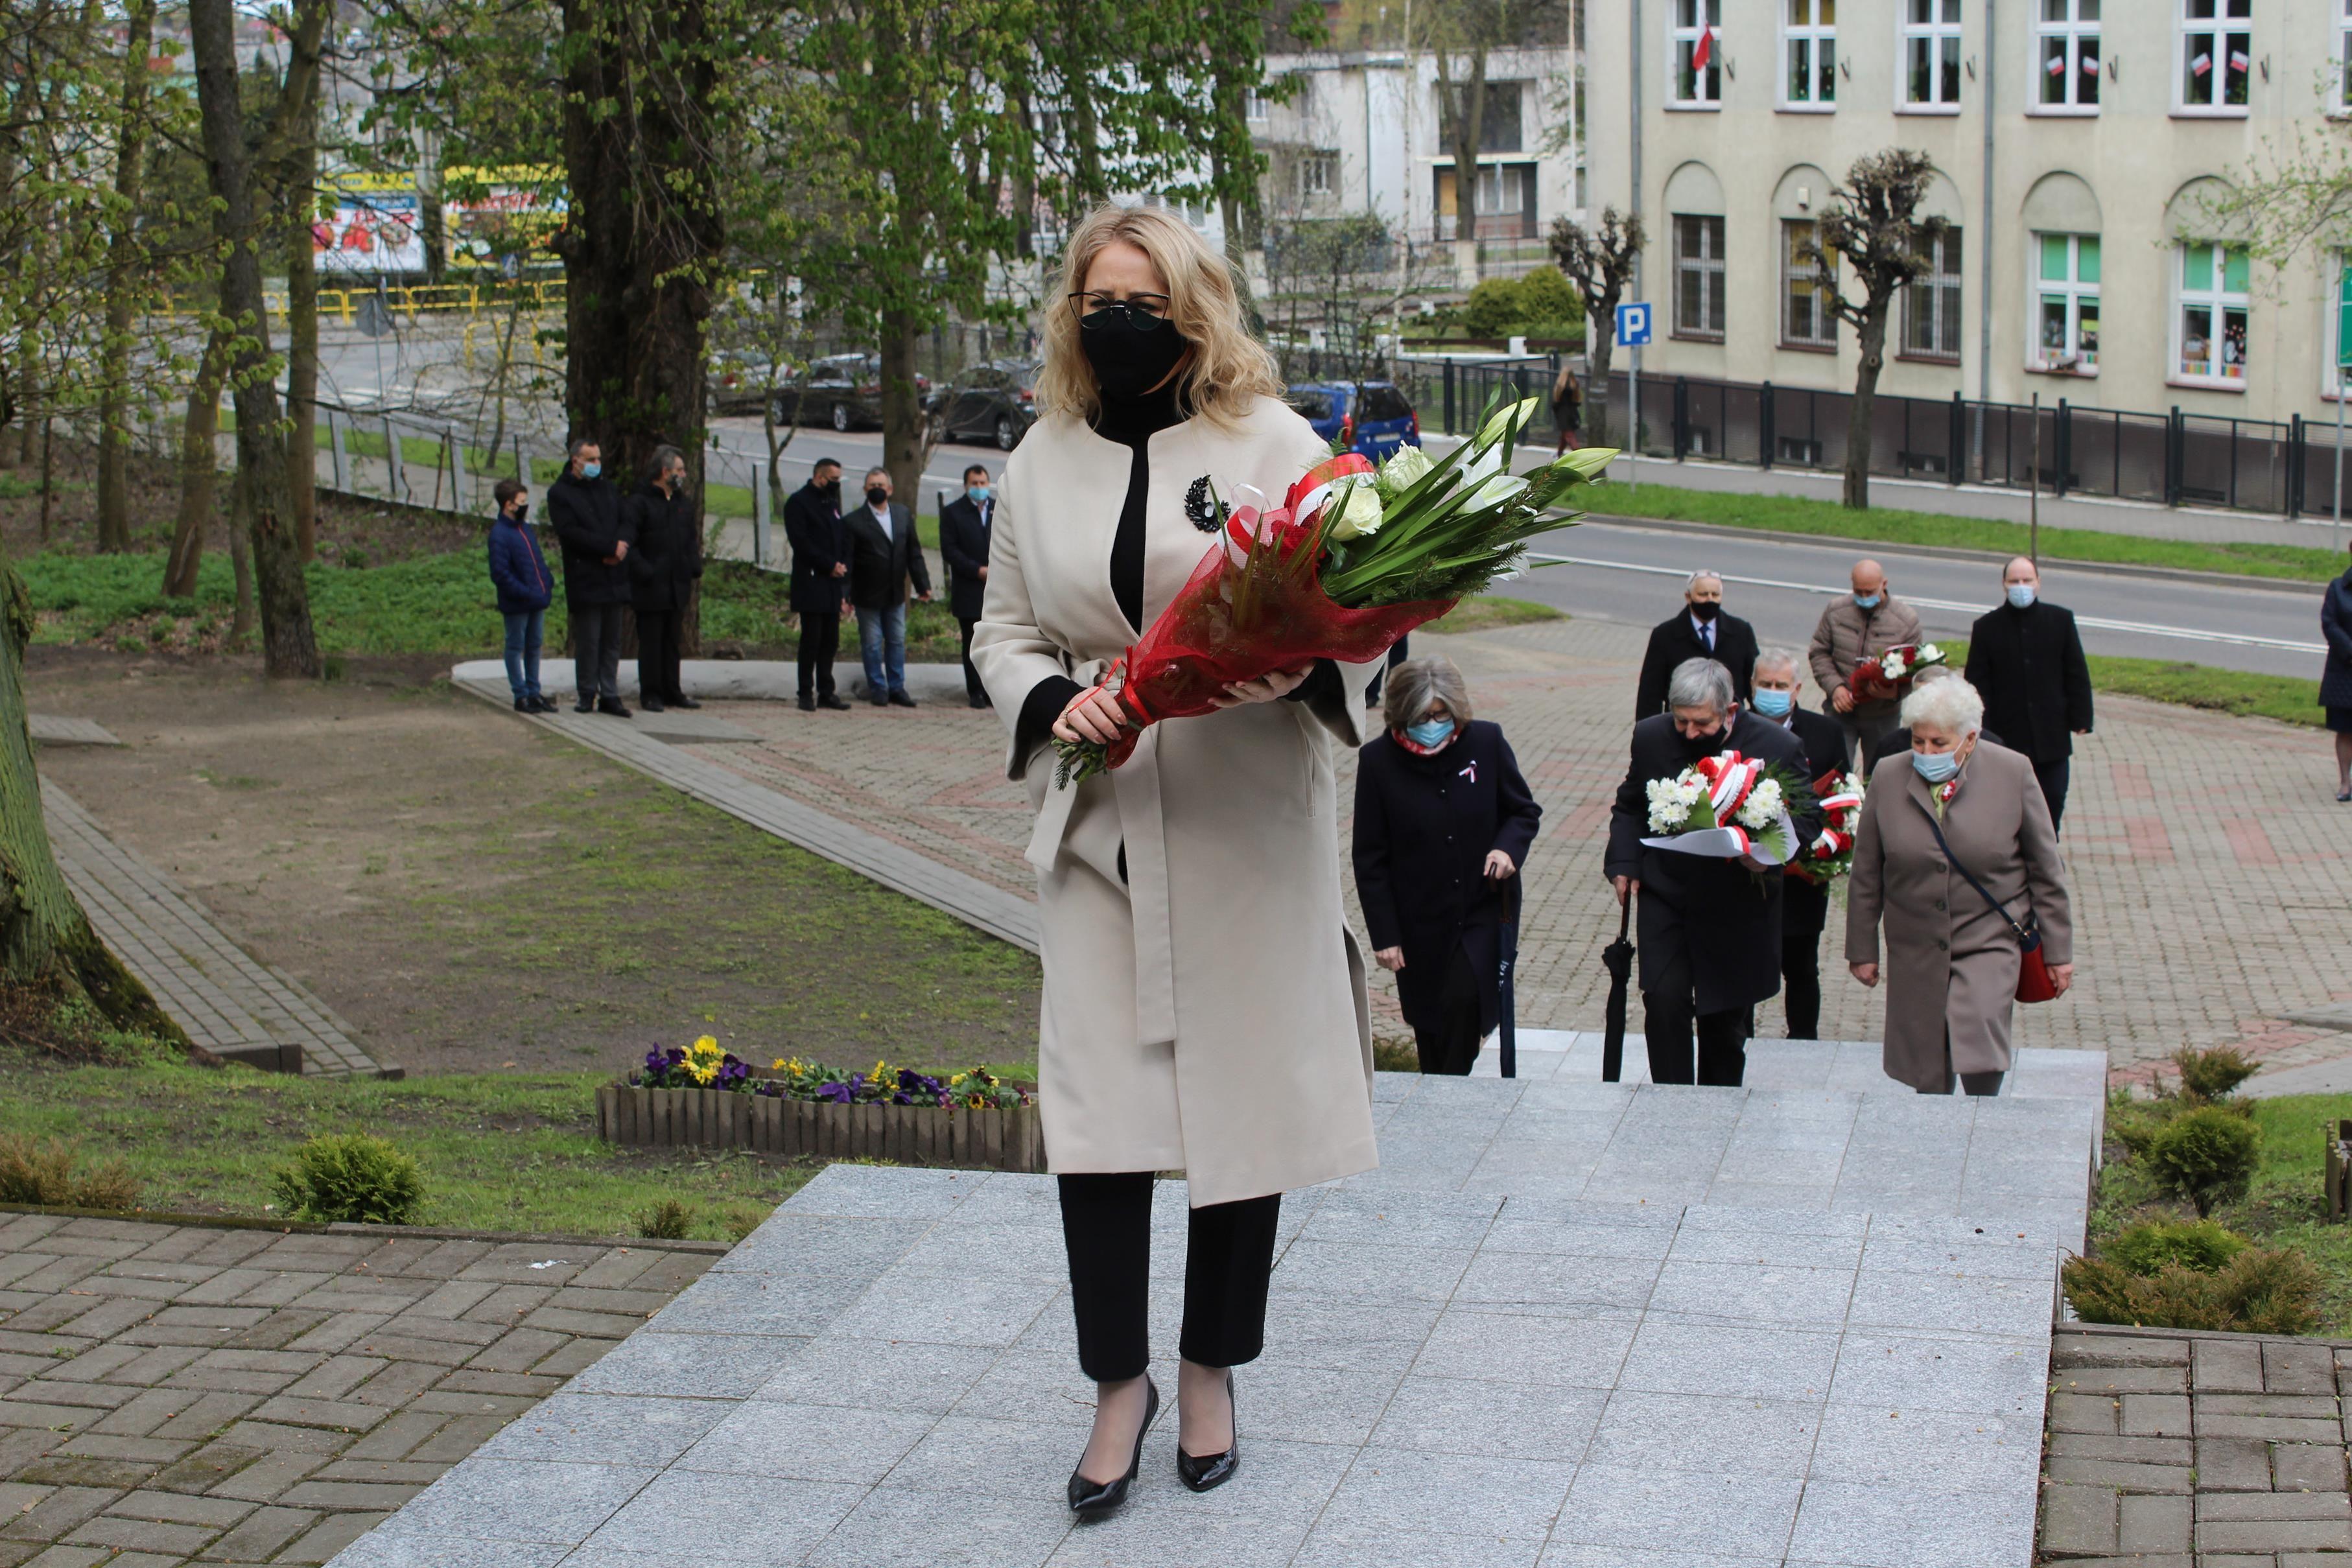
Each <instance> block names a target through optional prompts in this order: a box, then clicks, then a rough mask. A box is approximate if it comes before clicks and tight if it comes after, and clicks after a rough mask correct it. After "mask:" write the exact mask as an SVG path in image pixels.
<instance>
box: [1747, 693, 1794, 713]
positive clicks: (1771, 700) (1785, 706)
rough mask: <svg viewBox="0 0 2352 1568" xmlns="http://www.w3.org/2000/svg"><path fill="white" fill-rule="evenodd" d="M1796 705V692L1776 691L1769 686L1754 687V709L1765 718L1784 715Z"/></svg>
mask: <svg viewBox="0 0 2352 1568" xmlns="http://www.w3.org/2000/svg"><path fill="white" fill-rule="evenodd" d="M1794 706H1797V694H1796V693H1794V692H1776V691H1774V690H1772V689H1771V688H1770V687H1769V686H1759V687H1757V688H1756V711H1757V712H1758V713H1760V714H1762V715H1763V716H1765V717H1766V718H1781V717H1784V716H1787V714H1788V712H1789V710H1790V708H1792V707H1794Z"/></svg>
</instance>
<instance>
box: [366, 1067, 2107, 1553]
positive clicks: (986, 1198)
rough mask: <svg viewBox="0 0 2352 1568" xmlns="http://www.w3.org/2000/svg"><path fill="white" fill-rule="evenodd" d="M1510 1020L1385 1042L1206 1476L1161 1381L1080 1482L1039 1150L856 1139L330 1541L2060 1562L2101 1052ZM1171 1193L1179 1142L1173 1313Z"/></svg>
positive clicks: (1292, 1239) (1175, 1313) (1053, 1234)
mask: <svg viewBox="0 0 2352 1568" xmlns="http://www.w3.org/2000/svg"><path fill="white" fill-rule="evenodd" d="M1520 1044H1521V1057H1520V1069H1521V1076H1519V1077H1517V1078H1516V1079H1514V1080H1512V1081H1508V1082H1505V1081H1501V1080H1499V1079H1494V1078H1478V1077H1474V1078H1471V1079H1468V1080H1463V1079H1422V1078H1416V1077H1412V1076H1407V1075H1400V1074H1381V1076H1380V1078H1379V1080H1378V1082H1377V1084H1376V1088H1375V1099H1376V1102H1377V1105H1376V1109H1377V1113H1378V1117H1379V1122H1380V1126H1381V1156H1382V1165H1381V1169H1380V1170H1378V1171H1376V1172H1372V1173H1370V1174H1368V1175H1366V1176H1361V1177H1358V1178H1356V1179H1354V1180H1352V1181H1349V1182H1346V1183H1342V1184H1338V1185H1335V1186H1328V1187H1323V1188H1318V1189H1314V1190H1311V1191H1307V1192H1302V1193H1297V1194H1294V1195H1291V1196H1290V1197H1287V1198H1286V1200H1285V1203H1284V1206H1283V1227H1282V1236H1281V1243H1280V1247H1281V1250H1280V1254H1279V1259H1278V1261H1277V1264H1276V1270H1275V1276H1274V1288H1273V1297H1272V1303H1271V1307H1270V1311H1269V1322H1268V1336H1267V1349H1266V1354H1265V1356H1264V1357H1263V1358H1262V1359H1261V1360H1260V1361H1258V1362H1256V1363H1255V1364H1252V1365H1250V1366H1248V1367H1246V1368H1244V1369H1242V1371H1241V1372H1240V1373H1239V1375H1238V1399H1237V1403H1238V1406H1239V1414H1240V1427H1241V1432H1242V1444H1243V1468H1242V1471H1241V1473H1240V1475H1239V1476H1238V1477H1237V1478H1236V1479H1234V1481H1233V1482H1232V1483H1231V1484H1230V1485H1228V1486H1226V1487H1225V1488H1223V1489H1222V1490H1219V1491H1217V1492H1215V1493H1213V1494H1210V1495H1208V1496H1205V1497H1195V1496H1192V1495H1191V1494H1189V1493H1187V1492H1185V1491H1184V1490H1182V1489H1181V1487H1179V1486H1178V1485H1177V1484H1176V1483H1175V1481H1174V1479H1172V1477H1171V1475H1170V1474H1169V1472H1170V1471H1171V1469H1172V1468H1173V1464H1174V1458H1173V1450H1174V1446H1175V1423H1174V1421H1173V1420H1172V1419H1167V1418H1163V1420H1162V1421H1161V1423H1160V1426H1159V1427H1158V1428H1157V1429H1155V1430H1154V1431H1153V1433H1152V1434H1151V1436H1150V1440H1149V1441H1148V1442H1147V1444H1146V1446H1145V1454H1144V1469H1143V1479H1142V1481H1141V1483H1140V1485H1139V1488H1138V1491H1137V1496H1136V1498H1135V1500H1133V1502H1132V1503H1130V1505H1129V1508H1128V1509H1127V1510H1126V1511H1124V1512H1123V1513H1122V1514H1120V1515H1119V1516H1118V1517H1117V1518H1115V1519H1113V1520H1111V1521H1108V1522H1106V1523H1104V1524H1101V1525H1098V1526H1094V1527H1090V1528H1085V1529H1079V1528H1075V1527H1073V1526H1072V1524H1071V1523H1070V1521H1069V1519H1068V1516H1067V1513H1066V1510H1065V1509H1064V1508H1063V1506H1062V1504H1061V1500H1060V1498H1061V1490H1062V1483H1063V1480H1064V1479H1065V1478H1066V1476H1067V1474H1068V1472H1069V1468H1070V1466H1071V1465H1072V1464H1073V1463H1074V1462H1075V1460H1076V1455H1077V1453H1078V1450H1079V1448H1080V1447H1081V1446H1082V1442H1083V1432H1084V1428H1085V1426H1086V1423H1087V1420H1088V1419H1089V1417H1090V1404H1089V1399H1090V1393H1091V1390H1090V1388H1089V1386H1088V1385H1087V1384H1086V1383H1085V1382H1084V1381H1083V1379H1082V1378H1081V1376H1080V1375H1079V1373H1078V1371H1077V1367H1076V1360H1075V1354H1074V1350H1073V1342H1072V1331H1071V1324H1070V1319H1069V1310H1068V1304H1067V1301H1066V1287H1065V1282H1064V1260H1063V1255H1062V1241H1061V1234H1060V1228H1059V1220H1058V1213H1057V1210H1056V1207H1055V1195H1054V1184H1053V1181H1052V1178H1050V1177H1045V1176H1011V1175H1005V1174H1002V1173H994V1174H988V1173H971V1172H951V1171H930V1170H913V1169H893V1168H886V1167H874V1166H833V1167H831V1168H830V1169H828V1170H826V1171H825V1172H824V1173H823V1174H821V1175H820V1176H818V1177H817V1178H816V1179H814V1181H812V1182H811V1183H810V1184H809V1185H808V1186H806V1187H805V1188H803V1190H802V1191H801V1192H800V1193H799V1194H798V1195H797V1196H796V1197H793V1199H792V1200H791V1201H790V1202H788V1203H786V1204H785V1205H784V1206H783V1207H781V1208H780V1209H779V1210H778V1211H777V1212H776V1214H775V1215H774V1216H773V1217H772V1218H770V1219H769V1220H768V1221H767V1222H766V1223H765V1224H764V1225H762V1226H761V1228H760V1229H759V1230H757V1231H756V1232H754V1233H753V1234H752V1235H751V1237H750V1238H748V1239H746V1240H745V1241H744V1242H743V1243H742V1244H741V1245H740V1246H739V1247H737V1248H736V1249H734V1251H733V1252H732V1253H731V1254H730V1256H729V1257H727V1258H726V1259H725V1260H721V1262H720V1263H719V1264H718V1265H717V1266H716V1267H714V1268H713V1269H712V1270H711V1271H710V1272H709V1274H707V1275H706V1276H704V1278H703V1279H702V1280H701V1281H698V1283H696V1284H695V1285H693V1286H692V1287H690V1288H689V1289H688V1291H685V1292H684V1293H683V1294H682V1295H680V1296H679V1297H678V1298H677V1300H676V1301H673V1302H672V1303H671V1304H670V1305H669V1306H668V1307H667V1308H666V1309H664V1310H663V1311H662V1312H660V1313H658V1314H657V1315H656V1317H655V1318H654V1319H653V1320H652V1321H651V1322H648V1323H647V1324H646V1327H645V1328H644V1329H642V1330H640V1331H639V1332H638V1333H635V1335H634V1336H632V1337H631V1338H630V1339H628V1340H626V1341H625V1342H623V1343H621V1344H620V1345H619V1346H618V1347H617V1348H615V1349H614V1350H613V1351H612V1352H610V1353H609V1354H606V1355H605V1356H604V1359H603V1360H601V1361H599V1362H598V1363H597V1364H595V1365H593V1366H592V1367H590V1368H589V1369H588V1370H587V1371H585V1372H583V1374H581V1375H579V1376H578V1377H577V1378H575V1379H574V1380H573V1381H572V1384H571V1385H569V1386H568V1387H567V1389H566V1390H565V1391H564V1392H562V1393H561V1394H559V1395H556V1396H553V1397H551V1398H550V1399H549V1400H547V1401H546V1402H545V1403H543V1404H542V1405H541V1406H539V1407H538V1408H537V1409H536V1410H534V1411H533V1412H531V1413H530V1414H529V1415H527V1416H523V1417H521V1418H520V1419H519V1420H517V1421H516V1422H515V1423H514V1424H513V1425H512V1426H510V1427H508V1428H507V1429H506V1431H504V1432H503V1433H501V1434H500V1435H499V1436H498V1437H494V1438H492V1439H491V1440H490V1441H489V1442H488V1443H487V1444H485V1445H484V1446H483V1448H481V1449H479V1450H478V1452H477V1453H476V1454H475V1455H474V1456H473V1457H472V1458H468V1459H467V1460H466V1461H465V1462H463V1463H462V1464H460V1465H458V1466H457V1468H456V1469H453V1470H451V1471H450V1472H449V1473H448V1474H447V1475H446V1476H444V1477H443V1478H442V1479H441V1480H439V1481H438V1482H436V1484H435V1485H434V1486H433V1487H431V1488H430V1489H428V1490H426V1491H425V1492H424V1493H422V1494H420V1495H419V1496H418V1497H417V1498H416V1499H415V1500H413V1501H412V1502H410V1503H409V1504H408V1505H407V1506H406V1507H405V1508H404V1509H402V1510H401V1511H399V1512H398V1513H396V1514H394V1516H393V1517H392V1518H391V1519H390V1520H388V1521H386V1522H385V1523H384V1524H383V1525H382V1526H380V1527H379V1528H378V1529H377V1530H376V1531H373V1533H372V1534H370V1535H368V1536H366V1537H364V1538H362V1540H360V1541H359V1542H355V1543H354V1544H353V1545H352V1546H351V1547H350V1548H349V1549H347V1550H346V1551H345V1552H343V1553H342V1554H341V1556H339V1557H338V1558H336V1559H335V1563H336V1565H337V1568H425V1565H427V1564H430V1565H432V1568H473V1565H477V1564H480V1565H488V1564H498V1565H499V1568H553V1565H555V1564H558V1563H561V1564H563V1565H565V1568H622V1565H624V1564H625V1565H628V1568H687V1565H688V1564H697V1565H700V1564H708V1563H757V1564H772V1565H784V1564H810V1565H826V1568H835V1565H837V1568H853V1565H854V1568H885V1565H905V1568H918V1565H924V1568H928V1565H933V1564H938V1565H946V1564H970V1565H986V1568H1046V1565H1051V1568H1081V1565H1083V1568H1097V1565H1099V1568H1152V1565H1166V1568H1199V1565H1205V1564H1211V1563H1213V1564H1215V1565H1216V1568H1252V1565H1255V1564H1259V1563H1265V1564H1283V1565H1287V1568H1352V1565H1359V1564H1360V1565H1366V1568H1369V1565H1372V1564H1380V1565H1383V1568H1385V1565H1391V1564H1396V1565H1404V1564H1411V1565H1416V1568H1417V1565H1420V1564H1438V1565H1447V1568H1489V1565H1494V1568H1503V1565H1513V1568H1773V1565H1784V1564H1785V1565H1797V1564H1802V1565H1808V1568H2027V1565H2028V1564H2029V1563H2031V1561H2032V1552H2033V1532H2034V1517H2035V1497H2036V1478H2037V1472H2038V1468H2039V1462H2040V1456H2041V1443H2042V1414H2043V1406H2044V1401H2045V1398H2046V1395H2047V1388H2048V1384H2047V1375H2048V1366H2049V1351H2050V1334H2051V1325H2052V1321H2053V1309H2054V1306H2055V1271H2056V1264H2057V1261H2058V1259H2059V1257H2060V1255H2061V1252H2062V1250H2063V1249H2066V1248H2070V1247H2074V1246H2077V1245H2079V1244H2080V1240H2081V1237H2082V1231H2083V1223H2084V1204H2085V1199H2086V1196H2087V1184H2088V1179H2089V1176H2090V1174H2091V1170H2092V1166H2093V1161H2094V1160H2095V1156H2096V1151H2097V1147H2098V1139H2099V1134H2100V1127H2101V1112H2102V1110H2103V1105H2104V1100H2103V1094H2104V1081H2105V1063H2104V1061H2103V1060H2101V1059H2100V1058H2098V1057H2095V1056H2092V1055H2089V1054H2087V1053H2082V1052H2066V1051H2024V1052H2021V1061H2020V1064H2019V1068H2018V1071H2017V1072H2016V1073H2015V1074H2014V1076H2013V1078H2012V1081H2011V1084H2010V1086H2009V1092H2006V1093H2004V1094H2003V1095H2001V1096H2000V1097H1999V1098H1997V1099H1989V1100H1975V1101H1971V1100H1966V1099H1931V1098H1927V1097H1922V1096H1919V1095H1916V1094H1913V1093H1911V1092H1908V1091H1907V1090H1904V1089H1902V1088H1901V1086H1899V1085H1894V1084H1890V1083H1888V1082H1887V1081H1886V1080H1885V1079H1884V1078H1883V1077H1880V1076H1877V1075H1876V1071H1875V1070H1876V1050H1877V1048H1876V1047H1875V1046H1863V1045H1853V1044H1840V1043H1836V1042H1826V1043H1812V1042H1781V1041H1759V1042H1758V1043H1757V1045H1756V1046H1755V1047H1754V1048H1753V1049H1752V1051H1751V1056H1750V1061H1751V1067H1750V1071H1749V1074H1748V1086H1747V1087H1744V1088H1741V1089H1694V1088H1679V1087H1661V1086H1656V1085H1651V1084H1645V1083H1639V1082H1628V1083H1621V1084H1603V1083H1601V1082H1598V1081H1597V1080H1598V1057H1599V1044H1600V1042H1599V1039H1598V1037H1597V1036H1585V1035H1559V1034H1553V1035H1540V1034H1532V1033H1531V1034H1528V1035H1526V1036H1523V1037H1522V1038H1521V1041H1520ZM1487 1054H1488V1056H1489V1057H1490V1058H1491V1056H1492V1054H1493V1053H1492V1052H1491V1051H1489V1052H1488V1053H1487ZM1640 1061H1641V1050H1640V1043H1639V1041H1638V1040H1633V1041H1629V1042H1628V1051H1627V1068H1628V1071H1629V1074H1631V1073H1634V1072H1636V1071H1638V1067H1639V1063H1640ZM1183 1234H1184V1197H1183V1186H1182V1184H1181V1183H1178V1182H1167V1183H1163V1184H1161V1186H1160V1193H1159V1202H1158V1207H1157V1208H1156V1211H1155V1216H1154V1270H1155V1276H1154V1280H1153V1285H1152V1297H1153V1321H1154V1328H1155V1337H1156V1339H1157V1341H1158V1342H1159V1343H1160V1344H1161V1345H1162V1346H1163V1347H1165V1348H1166V1349H1167V1351H1168V1352H1169V1353H1170V1354H1172V1348H1173V1342H1174V1337H1175V1327H1176V1323H1177V1321H1178V1317H1179V1315H1180V1313H1181V1296H1182V1286H1181V1266H1182V1258H1183V1246H1184V1243H1183ZM1174 1372H1175V1369H1174V1366H1173V1364H1172V1361H1171V1362H1165V1363H1163V1364H1160V1365H1159V1366H1158V1367H1156V1368H1155V1375H1156V1376H1157V1377H1158V1378H1159V1380H1160V1385H1161V1387H1162V1388H1163V1390H1167V1389H1171V1388H1172V1385H1173V1378H1174Z"/></svg>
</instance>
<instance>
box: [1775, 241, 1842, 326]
mask: <svg viewBox="0 0 2352 1568" xmlns="http://www.w3.org/2000/svg"><path fill="white" fill-rule="evenodd" d="M1799 224H1802V225H1805V226H1806V227H1807V228H1810V229H1811V230H1812V231H1813V243H1814V244H1815V245H1817V246H1818V245H1820V244H1821V242H1822V225H1821V220H1820V219H1818V218H1782V219H1780V347H1781V348H1784V349H1794V350H1798V351H1799V352H1800V353H1822V352H1830V353H1834V352H1835V351H1836V350H1837V346H1838V319H1837V312H1836V311H1834V310H1832V308H1830V296H1831V295H1832V293H1833V292H1834V291H1835V290H1836V287H1837V258H1836V257H1835V256H1825V257H1824V258H1823V261H1824V263H1825V265H1824V264H1822V263H1817V264H1815V266H1814V268H1813V274H1812V276H1813V277H1814V279H1815V282H1814V284H1813V311H1814V315H1813V324H1814V327H1815V328H1816V329H1817V330H1816V332H1815V335H1814V336H1812V337H1810V338H1800V337H1798V336H1797V335H1796V334H1795V333H1794V332H1792V331H1790V320H1789V305H1790V300H1791V299H1792V298H1794V294H1793V289H1794V287H1795V286H1796V285H1797V283H1798V282H1799V281H1800V279H1801V277H1802V274H1801V273H1800V272H1799V271H1798V270H1797V268H1798V266H1799V263H1798V261H1797V256H1796V247H1795V246H1793V245H1791V244H1790V234H1789V231H1790V229H1791V228H1792V227H1794V226H1796V225H1799Z"/></svg>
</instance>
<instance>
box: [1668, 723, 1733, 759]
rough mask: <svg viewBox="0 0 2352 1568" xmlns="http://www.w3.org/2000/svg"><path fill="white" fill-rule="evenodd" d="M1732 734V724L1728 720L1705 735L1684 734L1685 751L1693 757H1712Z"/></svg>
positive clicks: (1678, 733) (1678, 732)
mask: <svg viewBox="0 0 2352 1568" xmlns="http://www.w3.org/2000/svg"><path fill="white" fill-rule="evenodd" d="M1680 733H1681V732H1680V731H1677V732H1676V734H1677V735H1680ZM1730 735H1731V726H1730V723H1729V721H1728V720H1727V721H1726V722H1725V724H1724V727H1722V728H1721V729H1717V730H1710V731H1708V732H1707V733H1706V734H1705V735H1696V736H1693V735H1682V736H1681V739H1682V743H1683V751H1684V753H1685V755H1687V756H1689V757H1691V758H1701V757H1712V756H1714V755H1715V754H1716V753H1717V752H1718V751H1720V750H1722V749H1723V743H1724V741H1726V740H1727V739H1728V738H1729V737H1730Z"/></svg>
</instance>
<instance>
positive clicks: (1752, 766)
mask: <svg viewBox="0 0 2352 1568" xmlns="http://www.w3.org/2000/svg"><path fill="white" fill-rule="evenodd" d="M1692 770H1693V771H1694V772H1696V774H1697V775H1698V776H1699V777H1700V778H1702V779H1706V781H1707V791H1706V797H1707V802H1708V804H1710V805H1711V806H1713V807H1714V808H1715V820H1716V821H1717V822H1720V823H1722V824H1724V825H1725V826H1727V827H1728V826H1730V825H1731V817H1732V814H1733V813H1734V812H1736V811H1738V810H1739V807H1740V803H1741V802H1742V801H1744V800H1747V799H1748V791H1749V790H1751V789H1755V788H1756V781H1757V780H1758V779H1761V778H1762V777H1764V765H1763V764H1762V763H1761V762H1759V761H1757V760H1756V759H1754V758H1748V757H1742V756H1740V755H1739V753H1738V752H1736V751H1727V752H1724V753H1723V754H1722V755H1721V756H1719V757H1702V758H1699V759H1698V761H1697V762H1696V763H1694V764H1693V765H1692Z"/></svg>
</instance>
